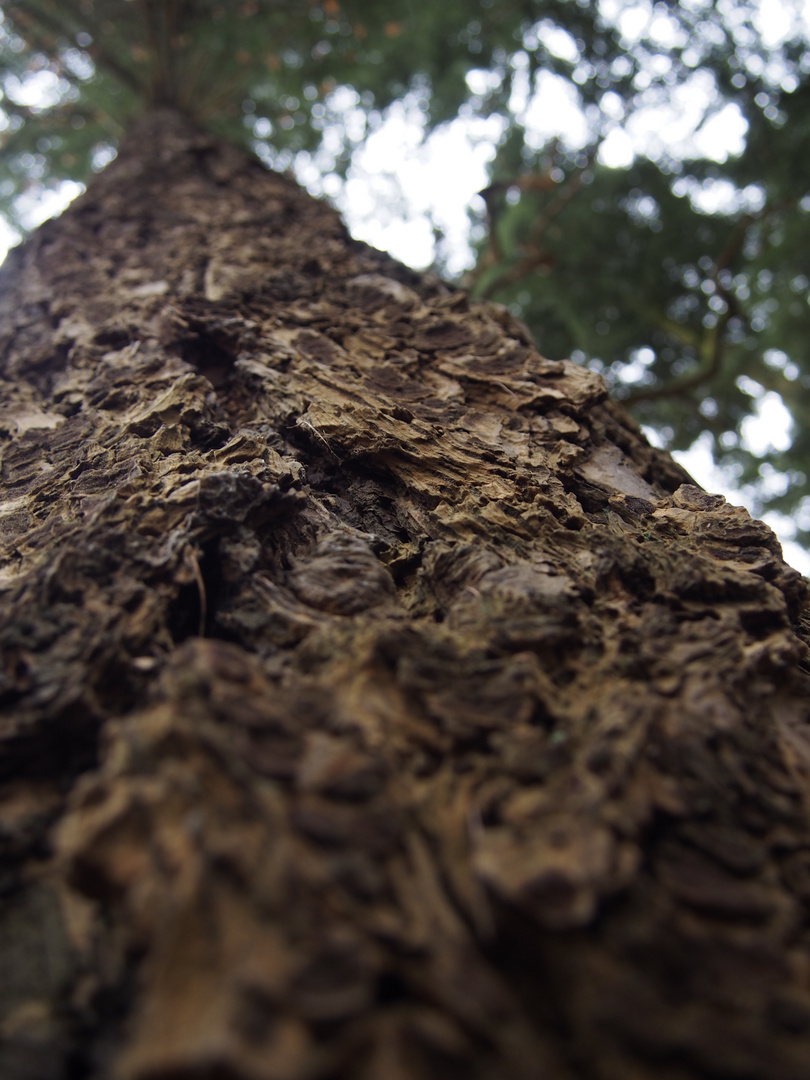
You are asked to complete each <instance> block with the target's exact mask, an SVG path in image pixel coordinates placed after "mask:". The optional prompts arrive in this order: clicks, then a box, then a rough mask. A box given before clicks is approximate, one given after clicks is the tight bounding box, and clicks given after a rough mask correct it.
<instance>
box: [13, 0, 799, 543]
mask: <svg viewBox="0 0 810 1080" xmlns="http://www.w3.org/2000/svg"><path fill="white" fill-rule="evenodd" d="M766 9H767V10H766ZM802 12H803V8H802V5H801V4H800V3H799V0H778V2H777V0H769V3H768V4H761V3H758V2H753V0H718V2H714V0H713V2H709V0H685V2H682V3H673V2H664V0H659V2H657V3H651V2H649V0H599V2H591V0H475V2H472V3H471V2H470V0H445V2H443V3H441V4H436V3H428V2H427V0H406V2H404V3H402V4H399V5H395V6H392V5H391V4H390V3H384V2H382V0H317V2H316V0H237V2H233V3H224V2H218V0H16V2H12V3H8V4H4V5H2V21H0V86H2V91H3V97H2V101H0V140H2V148H3V153H2V155H0V211H2V212H3V213H5V214H6V215H7V216H8V217H9V219H10V220H12V221H17V222H20V223H22V224H23V225H24V224H25V214H26V207H27V205H29V204H30V197H31V196H33V195H36V194H41V193H42V191H43V190H44V189H47V188H48V187H49V186H50V187H57V186H58V185H59V184H60V183H61V182H62V181H64V180H66V179H70V180H74V181H84V180H86V178H87V176H88V175H89V174H90V173H91V172H92V170H93V169H94V168H96V169H97V168H99V167H101V166H102V165H103V164H104V163H105V161H106V160H109V158H110V156H111V155H112V154H113V153H114V147H115V145H116V143H117V141H118V139H119V138H120V137H121V134H122V133H123V131H124V130H126V128H127V126H128V125H129V123H130V122H131V120H132V118H133V116H134V115H136V114H137V113H138V112H139V111H140V110H142V109H143V108H145V107H148V106H149V105H157V104H168V105H172V106H174V107H177V108H179V109H182V110H184V111H185V112H187V113H188V114H190V115H192V116H194V117H196V118H197V119H199V120H200V121H201V122H203V123H204V124H206V125H207V126H209V127H210V128H212V129H213V130H215V131H217V132H219V133H220V134H224V135H226V136H228V137H230V138H232V139H236V140H241V141H243V142H246V143H249V144H251V145H253V146H254V148H255V149H256V150H257V151H258V152H259V154H260V156H261V157H262V158H263V159H264V160H265V161H267V162H268V163H272V164H275V165H277V166H281V167H286V166H289V165H291V164H293V163H294V162H295V160H296V155H300V154H301V153H302V152H303V153H307V154H308V155H309V156H310V157H309V160H310V162H315V163H316V164H317V166H318V168H320V169H321V170H322V171H332V172H336V173H338V174H345V172H346V170H347V168H348V165H349V163H350V161H351V157H352V153H353V152H354V151H355V150H356V149H357V148H358V147H359V146H361V145H362V144H363V141H364V140H365V138H366V137H367V136H368V134H369V133H370V132H372V131H373V130H375V129H376V128H378V127H379V126H380V125H381V124H382V122H383V120H384V116H385V109H386V108H387V107H388V106H389V105H391V104H392V103H393V102H395V101H398V100H401V99H403V98H405V97H407V100H408V102H409V103H410V105H411V106H415V107H416V108H417V109H418V111H419V114H420V118H421V120H422V121H423V123H424V130H425V131H426V132H429V131H430V130H432V129H434V128H436V127H437V126H438V125H441V124H442V123H444V122H446V121H450V120H453V119H455V118H456V117H459V116H461V117H463V118H467V119H469V120H472V119H473V118H475V117H482V116H483V117H485V116H497V117H500V118H502V125H501V130H502V132H503V134H502V138H501V140H500V143H499V145H498V147H497V154H496V156H495V158H494V160H493V163H492V171H491V182H490V184H489V186H488V187H487V188H486V190H485V191H484V192H482V198H481V199H479V200H478V208H477V209H474V211H473V217H474V219H477V220H474V221H473V230H472V233H471V235H472V236H473V237H477V240H476V244H477V255H478V263H477V266H476V268H475V270H474V271H472V272H471V273H470V274H469V276H468V279H467V280H466V281H465V284H466V285H467V286H468V287H470V288H471V289H472V290H473V291H474V292H476V293H478V294H479V295H487V296H490V297H492V298H493V299H496V300H499V301H502V302H504V303H506V304H508V305H509V306H510V307H511V308H512V310H513V311H514V312H515V313H516V314H519V315H520V316H521V317H522V318H523V319H525V320H526V322H527V323H528V324H529V325H530V327H531V328H532V330H533V331H534V333H535V335H536V337H537V340H538V343H539V345H540V348H541V349H542V350H543V351H544V352H545V353H546V354H547V355H549V356H552V357H556V356H562V355H572V354H573V355H575V356H576V357H577V358H579V359H580V360H581V361H582V362H584V363H588V364H590V365H591V366H593V367H595V368H597V369H599V370H601V371H602V372H603V373H604V374H605V376H606V378H607V379H608V381H609V382H610V383H612V385H613V389H614V392H615V393H616V394H617V395H618V396H620V397H624V398H625V399H626V400H627V402H628V404H630V405H631V406H632V408H633V410H634V412H635V414H636V416H637V417H638V419H639V420H640V421H641V422H642V423H644V424H647V425H649V426H650V427H651V428H654V429H655V430H657V431H658V432H659V433H660V438H661V439H662V440H663V441H665V442H666V443H667V445H669V446H670V447H671V448H687V447H688V446H689V445H690V444H691V443H692V442H693V441H694V440H695V439H696V438H697V437H698V436H700V435H701V433H703V438H704V439H706V438H710V439H711V441H712V445H713V449H714V453H715V457H716V459H717V460H718V461H721V462H724V463H725V464H727V465H728V466H730V467H731V468H733V470H734V472H735V475H736V477H737V481H738V483H740V484H749V485H754V486H755V487H756V489H757V491H758V492H759V495H760V499H761V503H762V508H763V509H764V508H766V507H770V508H774V509H777V510H780V511H782V512H785V513H788V512H792V511H795V510H796V508H797V507H798V506H801V505H802V504H801V500H802V499H804V500H805V502H804V504H803V507H804V510H803V515H802V514H800V515H799V518H798V520H799V523H800V525H804V526H806V528H805V529H804V530H802V529H801V528H800V530H799V531H800V534H802V535H803V537H804V539H805V540H807V538H808V532H807V529H808V528H810V497H808V496H807V490H808V489H807V477H808V475H810V359H809V358H808V349H807V345H806V341H807V338H808V313H809V308H808V304H809V303H810V235H809V234H810V228H809V227H808V226H809V225H810V169H808V161H810V146H808V142H809V141H810V82H809V81H808V75H809V74H810V48H809V47H808V40H807V33H808V24H807V21H805V22H802V18H803V17H804V18H805V20H806V16H803V14H802ZM561 102H567V104H566V111H563V110H562V106H561V104H560V103H561ZM731 129H734V130H736V131H737V133H738V136H739V137H738V142H739V150H740V152H736V151H735V153H733V154H729V153H727V151H726V149H725V148H724V146H727V143H728V134H727V133H728V131H729V130H731ZM724 132H725V134H724ZM26 195H28V196H29V198H28V202H27V201H26ZM777 395H778V396H777ZM780 402H781V405H782V412H780V411H779V403H780ZM785 408H786V409H787V411H788V413H789V417H788V413H785V412H784V409H785ZM767 415H770V416H772V417H776V418H777V419H776V420H774V421H772V422H773V423H774V424H776V428H777V429H778V430H777V429H775V430H774V432H773V435H772V437H771V438H770V440H769V439H768V438H764V439H763V438H762V437H759V438H758V439H753V440H752V438H751V432H752V431H753V430H754V429H753V428H752V427H751V423H752V418H755V417H757V416H760V417H762V416H767ZM757 430H758V431H759V434H760V436H761V434H762V424H761V423H760V426H759V428H758V429H757ZM706 433H708V434H706ZM766 434H767V433H766Z"/></svg>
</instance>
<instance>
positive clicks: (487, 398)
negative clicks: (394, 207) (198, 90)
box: [0, 112, 810, 1080]
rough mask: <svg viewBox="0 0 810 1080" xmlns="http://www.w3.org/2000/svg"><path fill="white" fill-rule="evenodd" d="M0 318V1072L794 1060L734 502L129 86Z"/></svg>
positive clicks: (566, 380)
mask: <svg viewBox="0 0 810 1080" xmlns="http://www.w3.org/2000/svg"><path fill="white" fill-rule="evenodd" d="M0 303H1V305H2V331H1V333H2V369H1V370H0V373H1V374H2V380H3V381H2V413H1V414H0V426H1V430H2V435H3V450H2V455H3V456H2V470H3V482H4V489H3V495H2V498H3V503H2V506H0V536H1V537H2V542H3V548H2V563H1V564H0V575H1V576H0V581H1V582H2V590H3V594H2V595H3V605H2V613H3V614H2V626H1V627H0V647H1V648H2V654H1V656H2V666H1V667H0V704H1V705H2V714H1V715H0V845H2V846H0V851H2V854H3V862H2V870H0V1039H1V1040H2V1045H1V1047H0V1074H1V1075H2V1076H3V1077H4V1078H8V1080H79V1078H85V1077H87V1078H90V1077H94V1078H107V1077H109V1078H114V1080H170V1078H171V1080H179V1078H183V1080H186V1078H188V1080H192V1078H200V1080H202V1078H209V1080H213V1078H216V1080H219V1078H223V1080H432V1078H436V1080H438V1078H442V1080H446V1078H450V1080H453V1078H465V1080H467V1078H473V1080H540V1078H542V1080H652V1078H655V1080H696V1078H709V1077H712V1078H718V1077H719V1078H723V1077H726V1078H729V1080H731V1078H734V1080H741V1078H746V1080H805V1078H806V1076H807V1074H808V1062H810V920H808V905H810V828H809V827H808V825H809V821H810V818H809V815H810V729H809V728H808V711H809V707H810V690H809V689H808V671H810V664H809V663H808V656H810V654H809V653H808V647H807V640H808V620H809V618H810V616H809V615H808V612H809V611H810V607H809V605H808V590H807V586H806V582H805V581H804V580H803V579H802V578H800V577H799V575H798V574H796V573H795V571H793V570H791V569H790V568H789V567H787V566H786V565H785V564H784V562H783V561H782V558H781V553H780V549H779V546H778V544H777V542H776V540H775V539H774V537H773V535H772V533H771V532H770V531H769V530H768V529H767V528H766V527H765V526H764V525H763V524H761V523H759V522H756V521H752V520H751V519H750V518H749V516H748V514H747V513H746V512H745V511H744V510H742V509H739V508H735V507H731V506H729V505H727V504H726V503H725V502H724V500H723V499H722V498H721V497H718V496H712V495H707V494H706V493H705V492H703V491H702V490H700V489H699V488H697V487H696V486H694V485H693V484H692V483H691V482H690V480H689V477H688V476H687V475H686V474H685V473H683V471H682V470H681V469H680V468H679V467H678V466H677V465H676V464H675V463H674V462H673V461H672V460H671V459H670V458H669V457H668V456H666V455H665V454H663V453H661V452H659V451H657V450H655V449H653V448H651V447H650V446H649V445H648V444H647V443H646V442H645V440H644V438H643V437H642V436H641V434H640V433H639V431H638V430H637V428H636V427H635V426H634V424H633V423H632V422H631V421H630V420H629V419H628V418H627V417H626V416H625V414H624V413H623V412H622V411H621V410H620V409H619V408H618V407H617V406H615V405H614V404H612V403H611V402H610V401H608V400H607V398H606V394H605V390H604V386H603V384H602V382H601V381H600V380H599V378H597V377H596V376H595V375H593V374H590V373H588V372H587V371H585V370H583V369H581V368H579V367H577V366H576V365H574V364H572V363H570V362H568V361H562V362H556V361H549V360H546V359H543V357H542V356H540V355H539V354H538V352H537V351H536V349H535V348H534V345H533V343H532V342H531V341H530V339H529V337H528V335H527V333H526V332H525V330H524V328H523V327H522V326H521V324H519V323H517V322H516V321H515V320H513V319H512V318H511V317H510V316H509V314H508V313H507V312H506V311H505V310H504V309H501V308H499V307H498V306H496V305H492V304H482V305H470V304H468V301H467V298H466V297H465V295H464V294H463V293H461V292H458V291H455V290H453V289H451V288H449V287H447V286H445V285H443V284H442V283H440V282H439V281H437V280H435V279H434V278H432V277H431V276H430V275H418V274H415V273H413V272H412V271H410V270H407V269H406V268H404V267H402V266H400V265H398V264H396V263H395V262H393V261H392V260H391V259H389V258H388V257H387V256H385V255H382V254H380V253H379V252H376V251H373V250H371V249H369V248H367V247H365V246H364V245H362V244H358V243H355V242H353V241H351V240H350V239H349V238H348V236H347V234H346V232H345V230H344V228H343V226H342V225H341V223H340V221H339V219H338V217H337V215H336V214H335V212H334V211H333V210H331V209H330V208H329V207H328V206H326V205H324V204H323V203H319V202H316V201H314V200H313V199H311V198H310V197H309V196H307V195H306V194H305V193H304V192H302V191H301V190H300V189H298V188H297V187H296V186H295V185H294V184H293V183H292V182H291V181H290V180H289V179H286V178H284V177H282V176H277V175H272V174H268V173H267V172H265V171H264V170H263V169H262V168H261V167H260V166H259V165H258V164H257V163H255V162H254V161H252V160H250V159H249V158H248V157H246V156H245V155H243V154H242V153H241V151H238V150H236V149H234V148H232V147H229V146H227V145H225V144H222V143H219V142H217V141H216V140H214V139H212V138H210V137H209V136H207V135H205V134H202V133H200V132H198V131H196V130H194V129H193V128H191V127H189V126H187V125H186V124H185V122H184V121H182V120H181V119H180V118H179V117H178V116H176V115H173V114H171V113H168V112H155V113H152V114H150V115H149V116H147V117H145V118H144V119H143V120H142V121H141V122H140V124H139V126H138V127H137V128H136V129H135V130H134V131H133V133H132V134H131V136H130V137H129V138H128V140H127V141H126V142H125V144H124V146H123V147H122V149H121V152H120V154H119V157H118V159H117V160H116V161H115V162H114V163H113V164H112V165H111V166H110V167H109V168H108V169H107V170H106V171H105V172H103V173H102V174H101V175H99V176H98V177H97V178H96V179H95V180H94V181H93V183H92V184H91V185H90V187H89V189H88V191H87V193H86V194H85V195H84V196H83V197H82V198H81V199H79V200H78V201H77V202H76V203H75V204H74V205H73V206H72V207H71V208H70V209H69V210H68V211H67V212H66V213H65V214H64V215H63V216H62V217H61V218H60V219H58V220H56V221H52V222H49V223H48V224H46V225H45V226H43V227H42V228H41V229H40V230H39V232H38V233H37V234H36V235H35V236H34V237H33V238H32V239H31V240H30V241H29V242H28V243H27V244H26V245H25V246H24V247H22V248H21V249H19V250H17V251H15V252H13V253H12V254H11V255H10V256H9V259H8V261H7V264H6V267H5V268H4V269H3V271H2V298H1V299H0ZM541 345H542V343H541Z"/></svg>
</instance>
